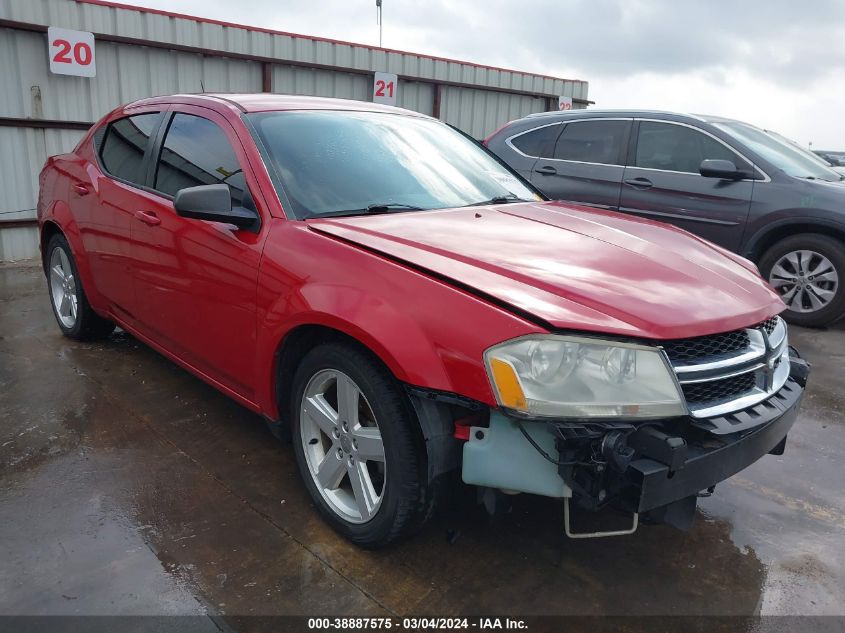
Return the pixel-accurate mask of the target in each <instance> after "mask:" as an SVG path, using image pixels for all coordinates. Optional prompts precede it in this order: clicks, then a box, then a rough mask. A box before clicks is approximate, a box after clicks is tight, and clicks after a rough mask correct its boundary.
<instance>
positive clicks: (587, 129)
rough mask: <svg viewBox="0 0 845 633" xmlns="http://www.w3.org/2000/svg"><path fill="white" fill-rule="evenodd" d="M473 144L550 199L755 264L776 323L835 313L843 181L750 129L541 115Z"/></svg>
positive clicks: (690, 119)
mask: <svg viewBox="0 0 845 633" xmlns="http://www.w3.org/2000/svg"><path fill="white" fill-rule="evenodd" d="M484 144H485V145H487V147H488V148H489V149H490V150H491V151H493V152H494V153H495V154H496V155H498V156H499V157H500V158H501V159H502V160H504V161H505V162H506V163H507V164H508V165H510V166H511V167H512V168H513V169H514V170H516V171H517V172H519V173H520V174H521V175H522V176H524V177H525V178H526V179H527V180H529V181H531V183H533V184H534V185H535V186H536V187H537V188H538V189H539V190H540V191H542V192H543V193H544V194H545V195H547V196H548V197H550V198H552V199H559V200H567V201H571V202H577V203H580V204H585V205H589V206H592V207H600V208H604V209H612V210H614V211H623V212H625V213H632V214H636V215H640V216H643V217H647V218H651V219H654V220H661V221H665V222H670V223H672V224H675V225H677V226H679V227H681V228H684V229H686V230H688V231H691V232H693V233H696V234H698V235H700V236H701V237H704V238H706V239H708V240H710V241H712V242H715V243H716V244H719V245H720V246H723V247H724V248H727V249H730V250H732V251H734V252H737V253H740V254H742V255H744V256H745V257H748V258H749V259H751V260H752V261H754V262H755V263H756V264H757V266H758V268H759V269H760V272H761V274H762V275H763V277H765V278H766V279H768V280H769V282H770V283H771V284H772V286H774V287H775V288H776V289H777V290H778V291H779V292H780V293H781V295H782V296H783V300H784V302H785V303H786V304H787V306H788V308H789V309H788V311H787V312H786V313H785V316H786V317H787V319H788V320H790V321H791V322H793V323H796V324H799V325H806V326H822V325H827V324H829V323H832V322H833V321H835V320H837V319H839V318H840V317H842V316H843V315H845V182H843V178H845V177H843V176H842V175H840V174H838V173H836V172H835V171H833V170H831V169H829V168H828V167H826V166H825V165H823V164H822V163H821V162H819V161H818V160H816V159H815V158H814V157H812V156H811V155H809V154H808V152H807V151H805V150H803V149H801V148H799V147H795V146H793V145H792V144H790V143H789V142H787V141H785V140H783V138H782V137H779V135H776V134H771V133H768V132H766V131H764V130H761V129H759V128H757V127H754V126H753V125H748V124H747V123H742V122H740V121H733V120H731V119H724V118H719V117H711V116H693V115H684V114H672V113H666V112H650V111H649V112H642V111H597V110H590V111H586V110H583V111H574V112H573V111H570V112H544V113H540V114H533V115H530V116H527V117H525V118H523V119H519V120H516V121H511V122H510V123H508V124H506V125H504V126H503V127H502V128H500V129H499V130H497V131H496V132H494V133H493V135H491V136H490V137H489V138H487V139H486V140H485V141H484Z"/></svg>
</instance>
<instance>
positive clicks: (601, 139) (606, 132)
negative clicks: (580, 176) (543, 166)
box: [554, 121, 629, 165]
mask: <svg viewBox="0 0 845 633" xmlns="http://www.w3.org/2000/svg"><path fill="white" fill-rule="evenodd" d="M628 125H629V123H628V121H573V122H570V123H567V125H566V127H565V128H563V132H561V135H560V136H559V137H558V139H557V144H556V145H555V153H554V158H557V159H559V160H577V161H580V162H584V163H600V164H602V165H621V164H622V161H621V160H620V156H621V154H622V147H623V145H624V143H625V131H626V130H627V128H628Z"/></svg>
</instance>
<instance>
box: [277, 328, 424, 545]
mask: <svg viewBox="0 0 845 633" xmlns="http://www.w3.org/2000/svg"><path fill="white" fill-rule="evenodd" d="M293 395H294V397H293V398H291V402H292V411H291V418H290V419H291V420H292V423H293V444H294V451H295V453H296V459H297V463H298V466H299V470H300V473H301V474H302V478H303V480H304V482H305V486H306V488H307V489H308V492H309V493H310V495H311V498H312V499H313V501H314V503H315V504H316V506H317V509H318V510H319V511H320V514H321V515H322V516H323V518H324V519H325V520H326V521H327V522H328V523H329V524H330V525H331V526H332V527H333V528H334V529H335V530H336V531H337V532H339V533H340V534H342V535H343V536H345V537H346V538H348V539H349V540H351V541H352V542H353V543H356V544H357V545H361V546H363V547H380V546H383V545H386V544H388V543H390V542H392V541H394V540H396V539H398V538H400V537H402V536H404V535H406V534H408V533H409V532H411V531H413V530H414V529H416V528H418V527H419V526H420V525H421V524H422V522H423V521H424V520H425V517H426V516H427V514H428V513H427V512H426V508H427V507H428V504H427V497H428V494H429V490H428V488H429V487H428V484H427V478H426V469H425V459H424V451H425V448H424V446H423V445H422V442H421V434H420V433H419V428H418V424H417V421H416V418H415V416H414V414H413V412H412V410H411V408H410V405H409V403H408V402H407V398H406V396H405V394H404V393H403V392H402V390H401V388H400V385H399V384H398V383H397V381H396V380H395V379H394V378H393V376H392V375H391V374H390V372H389V371H387V369H385V368H384V367H383V366H382V365H381V364H380V363H379V362H378V361H377V360H376V359H374V358H372V357H371V356H370V355H369V354H367V353H365V352H364V351H363V350H361V349H359V348H358V347H356V346H354V345H351V344H346V343H328V344H323V345H320V346H319V347H316V348H315V349H313V350H311V351H310V352H309V353H308V354H306V356H305V357H304V358H303V359H302V362H301V363H300V365H299V367H298V368H297V371H296V374H295V376H294V380H293Z"/></svg>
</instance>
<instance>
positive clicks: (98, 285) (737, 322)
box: [38, 95, 783, 418]
mask: <svg viewBox="0 0 845 633" xmlns="http://www.w3.org/2000/svg"><path fill="white" fill-rule="evenodd" d="M309 108H314V109H318V108H319V109H339V108H354V109H361V108H366V109H371V110H374V111H377V110H381V109H383V108H382V107H381V106H378V105H373V104H362V103H357V104H353V103H350V102H342V101H335V100H328V99H316V98H294V97H284V96H281V95H244V96H240V95H225V99H224V98H222V96H221V97H215V96H190V95H179V96H174V97H158V98H155V99H146V100H144V101H141V102H137V103H134V104H131V105H129V106H125V107H121V108H118V109H116V110H115V111H114V112H112V113H110V114H109V115H107V116H106V117H105V118H104V119H103V121H102V122H101V123H99V124H98V125H97V126H95V127H94V128H93V129H92V130H91V131H90V132H89V133H88V134H87V135H86V137H85V138H84V139H83V140H82V141H81V142H80V144H79V146H78V147H77V148H76V150H75V151H74V152H73V153H71V154H65V155H63V156H58V157H54V158H51V159H50V160H48V162H47V164H46V165H45V168H44V170H43V171H42V174H41V195H40V198H39V204H38V214H39V225H40V226H41V228H42V230H43V229H44V228H45V227H46V226H47V225H48V223H52V224H54V225H56V226H58V227H59V228H60V229H61V230H62V231H63V232H64V233H65V235H66V237H67V239H68V241H69V242H70V245H71V249H72V251H73V254H74V257H75V258H76V261H77V266H78V269H79V275H80V278H81V279H82V283H83V285H84V288H85V290H86V292H87V294H88V298H89V300H90V302H91V305H92V306H93V307H94V309H95V310H97V311H98V312H99V313H101V314H103V315H106V316H108V317H109V318H111V319H114V320H115V321H116V322H118V323H119V324H120V325H121V326H122V327H124V328H125V329H127V330H128V331H130V332H132V333H133V334H135V335H136V336H138V337H139V338H140V339H141V340H143V341H145V342H147V343H149V344H150V345H151V346H153V347H154V348H155V349H157V350H158V351H160V352H162V353H163V354H165V355H167V356H168V357H169V358H171V359H173V360H174V361H176V362H178V363H179V364H181V365H182V366H184V367H186V368H187V369H189V370H190V371H192V372H194V373H195V374H196V375H198V376H200V377H201V378H203V379H204V380H206V381H208V382H209V383H211V384H213V385H214V386H216V387H217V388H218V389H220V390H221V391H223V392H225V393H226V394H228V395H230V396H232V397H233V398H235V399H237V400H238V401H239V402H241V403H242V404H244V405H245V406H247V407H249V408H251V409H252V410H254V411H258V412H261V413H263V414H266V415H268V416H271V417H274V418H275V417H278V416H279V412H278V410H277V394H276V393H275V389H276V385H275V382H276V381H275V379H274V377H275V375H276V366H275V363H276V358H277V356H276V352H277V350H278V349H279V346H280V345H281V344H282V342H283V341H284V339H285V336H286V335H288V334H289V333H290V332H291V331H293V330H294V329H295V328H297V327H300V326H307V325H321V326H324V327H329V328H333V329H336V330H339V331H341V332H343V333H345V334H346V335H348V336H350V337H352V338H354V339H356V340H358V341H359V342H361V343H362V344H363V345H365V346H366V347H368V348H369V349H370V350H372V351H373V352H374V353H375V354H376V355H377V356H378V357H379V358H381V359H382V361H383V362H384V363H385V365H386V366H387V367H388V368H389V369H390V370H391V371H392V372H393V374H394V375H395V376H396V377H397V378H398V379H399V380H401V381H404V382H406V383H409V384H412V385H417V386H420V387H428V388H432V389H438V390H443V391H449V392H454V393H457V394H460V395H463V396H466V397H469V398H473V399H476V400H478V401H481V402H484V403H486V404H489V405H494V404H495V400H494V398H493V394H492V393H491V389H490V385H489V382H488V379H487V375H486V372H485V370H484V366H483V361H482V357H483V352H484V350H485V349H487V348H489V347H490V346H492V345H495V344H497V343H500V342H502V341H505V340H508V339H511V338H514V337H516V336H521V335H525V334H529V333H537V332H543V331H545V330H544V326H543V324H544V323H547V324H550V326H554V327H555V328H558V329H565V330H575V331H588V332H593V333H599V334H608V335H609V334H618V335H625V336H631V337H637V338H653V339H661V338H677V337H686V336H694V335H700V334H708V333H713V332H717V331H725V330H730V329H734V328H738V327H742V326H747V325H751V324H753V323H756V322H759V321H762V320H764V319H765V318H767V317H769V316H772V315H774V314H776V313H778V312H780V311H781V310H782V309H783V305H782V304H781V302H780V300H779V299H778V297H777V295H776V294H775V293H774V292H773V291H772V290H771V289H770V288H768V287H767V286H766V284H765V283H764V282H763V281H762V280H761V279H760V278H759V277H758V276H757V275H756V273H755V272H754V271H753V267H750V266H748V265H747V263H744V261H743V260H741V259H740V258H737V257H736V256H733V255H727V254H725V253H724V251H722V250H721V249H717V248H715V247H713V246H711V245H709V244H707V243H706V242H703V241H701V240H699V239H698V238H695V237H694V236H691V235H689V234H688V233H685V232H683V231H680V230H677V229H674V228H671V227H666V226H664V225H660V224H657V223H654V222H649V221H645V220H639V219H636V218H631V217H630V216H625V215H620V214H615V213H610V212H601V211H596V210H591V209H586V208H578V207H573V206H567V205H564V204H560V203H536V204H535V203H530V204H512V205H507V206H504V205H501V206H497V207H490V208H483V207H482V208H475V209H471V210H467V209H453V210H441V211H429V212H418V213H403V214H396V215H383V216H367V217H356V218H345V219H335V220H308V221H297V220H289V219H287V218H286V217H285V214H284V210H283V209H282V207H281V205H280V203H279V200H278V197H277V196H276V193H275V191H274V189H273V187H272V184H271V182H270V179H269V176H268V174H267V171H266V169H265V167H264V165H263V163H262V161H261V158H260V155H259V153H258V150H257V148H256V147H255V145H254V143H253V141H252V139H251V136H250V134H249V132H248V131H247V130H246V129H245V126H244V123H243V121H242V120H241V118H240V115H241V112H242V110H248V111H262V110H270V109H278V110H284V109H309ZM163 110H176V111H180V112H188V113H193V114H197V115H200V116H204V117H206V118H208V119H211V120H212V121H214V122H215V123H217V124H218V125H219V126H220V127H221V129H223V130H224V132H225V134H226V135H227V137H228V139H229V141H230V144H231V145H232V147H233V149H234V151H235V154H236V156H237V158H238V161H239V163H240V165H241V167H242V168H243V171H244V176H245V179H246V183H247V186H248V187H249V190H250V192H251V194H252V196H253V198H254V199H255V203H256V206H257V208H258V210H259V214H260V216H261V228H260V230H259V231H258V232H257V233H251V232H248V231H238V230H234V229H233V227H231V226H229V225H223V224H219V223H214V222H205V221H199V220H188V219H185V218H182V217H181V216H178V215H177V214H175V212H174V211H173V205H172V203H171V201H170V199H168V198H167V197H164V196H161V195H159V194H157V193H155V192H151V191H145V190H141V189H139V188H137V187H133V186H130V185H127V184H124V183H121V182H118V181H116V180H114V179H112V178H110V177H109V176H107V175H105V174H104V173H103V172H102V171H101V170H100V167H99V165H98V162H97V160H96V157H95V156H94V155H93V143H92V136H93V134H94V133H95V131H96V130H97V129H98V128H99V127H100V126H102V125H104V124H106V123H108V122H109V121H111V120H113V119H115V118H119V117H122V116H125V115H126V114H135V113H141V112H150V111H163ZM392 111H393V112H395V110H392ZM405 116H420V115H417V114H413V113H408V114H406V115H405ZM468 236H472V237H471V239H469V238H468ZM450 280H454V281H455V282H456V283H452V282H451V281H450ZM464 288H471V289H472V291H468V290H466V289H464ZM282 387H284V385H283V386H282Z"/></svg>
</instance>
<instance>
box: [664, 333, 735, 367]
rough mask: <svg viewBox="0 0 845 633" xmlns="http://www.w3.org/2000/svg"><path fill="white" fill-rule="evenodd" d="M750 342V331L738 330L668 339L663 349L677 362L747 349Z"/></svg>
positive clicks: (670, 358)
mask: <svg viewBox="0 0 845 633" xmlns="http://www.w3.org/2000/svg"><path fill="white" fill-rule="evenodd" d="M750 342H751V341H749V339H748V332H746V331H745V330H737V331H735V332H727V333H725V334H714V335H713V336H696V337H694V338H682V339H677V340H674V341H666V342H665V343H664V344H663V349H665V350H666V355H667V356H668V357H669V360H670V361H672V362H675V361H685V360H698V359H701V358H706V357H708V356H721V355H723V354H730V353H731V352H736V351H738V350H742V349H745V348H746V347H748V345H749V344H750Z"/></svg>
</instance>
